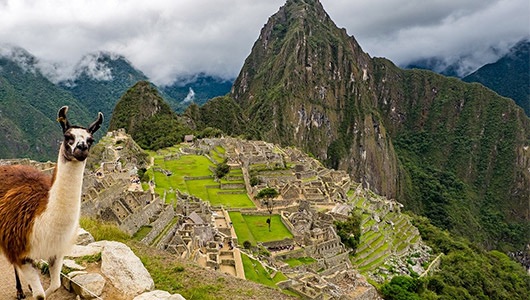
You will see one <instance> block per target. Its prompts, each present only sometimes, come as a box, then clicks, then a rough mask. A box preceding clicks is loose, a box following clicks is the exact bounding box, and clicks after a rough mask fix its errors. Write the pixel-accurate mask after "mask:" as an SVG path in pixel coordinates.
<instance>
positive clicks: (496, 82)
mask: <svg viewBox="0 0 530 300" xmlns="http://www.w3.org/2000/svg"><path fill="white" fill-rule="evenodd" d="M462 80H464V81H466V82H480V83H482V84H483V85H485V86H487V87H488V88H490V89H492V90H494V91H495V92H497V93H499V95H502V96H504V97H508V98H511V99H513V100H515V103H517V105H519V106H521V107H522V108H523V109H524V111H525V113H526V115H527V116H530V40H523V41H520V42H519V43H517V44H516V45H515V46H514V47H512V49H510V52H509V53H508V54H506V55H505V56H503V57H501V58H500V59H499V60H498V61H496V62H494V63H491V64H487V65H485V66H483V67H481V68H480V69H478V70H477V71H475V72H473V73H471V74H469V75H467V76H466V77H464V78H462Z"/></svg>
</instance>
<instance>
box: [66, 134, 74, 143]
mask: <svg viewBox="0 0 530 300" xmlns="http://www.w3.org/2000/svg"><path fill="white" fill-rule="evenodd" d="M64 140H65V142H66V143H68V144H69V145H73V144H74V142H75V138H74V136H72V135H69V134H65V135H64Z"/></svg>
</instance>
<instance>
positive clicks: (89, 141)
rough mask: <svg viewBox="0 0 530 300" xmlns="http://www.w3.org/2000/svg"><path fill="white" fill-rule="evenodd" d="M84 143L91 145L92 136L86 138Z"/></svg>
mask: <svg viewBox="0 0 530 300" xmlns="http://www.w3.org/2000/svg"><path fill="white" fill-rule="evenodd" d="M86 143H87V144H89V145H92V143H94V139H93V138H88V139H86Z"/></svg>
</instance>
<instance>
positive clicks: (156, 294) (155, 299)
mask: <svg viewBox="0 0 530 300" xmlns="http://www.w3.org/2000/svg"><path fill="white" fill-rule="evenodd" d="M133 300H186V299H185V298H184V297H182V296H181V295H180V294H173V295H171V294H170V293H168V292H166V291H161V290H155V291H152V292H147V293H143V294H141V295H139V296H136V297H134V299H133Z"/></svg>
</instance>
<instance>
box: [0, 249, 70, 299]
mask: <svg viewBox="0 0 530 300" xmlns="http://www.w3.org/2000/svg"><path fill="white" fill-rule="evenodd" d="M41 282H42V283H43V286H44V289H46V287H47V286H48V284H49V277H46V276H41ZM22 286H23V287H24V292H25V293H26V295H27V296H28V297H27V298H26V299H28V300H30V299H33V298H32V297H29V295H31V293H30V292H29V290H28V285H27V283H25V282H24V280H22ZM15 295H16V288H15V272H13V266H12V265H11V264H10V263H9V262H8V261H7V260H6V258H5V257H4V256H3V255H0V299H2V300H4V299H5V300H14V299H15ZM47 299H49V300H74V299H75V295H74V294H71V293H69V292H67V291H66V290H65V289H64V288H62V287H61V288H59V289H58V290H57V291H56V292H55V293H53V294H52V295H50V297H49V298H47Z"/></svg>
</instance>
